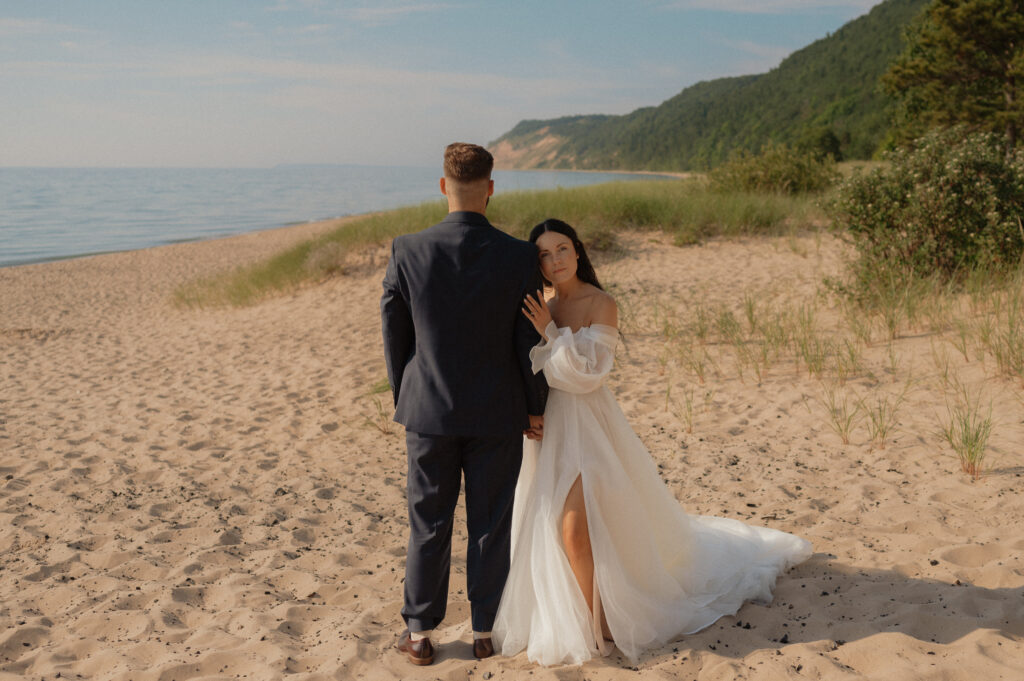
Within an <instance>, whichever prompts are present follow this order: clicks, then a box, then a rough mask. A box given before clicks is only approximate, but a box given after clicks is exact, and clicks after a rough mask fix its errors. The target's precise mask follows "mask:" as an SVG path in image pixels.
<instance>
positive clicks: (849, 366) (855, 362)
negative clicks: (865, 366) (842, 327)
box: [832, 338, 862, 385]
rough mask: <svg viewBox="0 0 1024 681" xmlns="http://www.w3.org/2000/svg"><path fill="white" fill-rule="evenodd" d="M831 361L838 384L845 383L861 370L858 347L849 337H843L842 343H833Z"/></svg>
mask: <svg viewBox="0 0 1024 681" xmlns="http://www.w3.org/2000/svg"><path fill="white" fill-rule="evenodd" d="M832 361H833V368H834V369H835V374H836V380H837V381H839V385H846V381H848V380H849V379H850V378H851V377H852V376H855V375H856V374H858V373H860V372H861V370H862V364H861V357H860V349H859V348H858V347H857V344H856V343H854V342H852V341H851V340H850V339H849V338H844V339H843V342H842V343H839V344H836V345H835V356H834V357H833V358H832Z"/></svg>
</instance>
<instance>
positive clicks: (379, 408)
mask: <svg viewBox="0 0 1024 681" xmlns="http://www.w3.org/2000/svg"><path fill="white" fill-rule="evenodd" d="M372 401H373V407H374V411H375V414H374V416H373V417H372V418H371V417H367V418H366V423H367V424H369V425H371V426H373V427H374V428H376V429H377V430H379V431H380V432H381V433H383V434H384V435H390V434H391V431H392V428H393V426H392V421H391V415H390V414H389V413H388V411H387V410H386V409H385V408H384V402H383V401H382V400H381V399H380V398H379V397H377V396H376V395H374V396H373V398H372Z"/></svg>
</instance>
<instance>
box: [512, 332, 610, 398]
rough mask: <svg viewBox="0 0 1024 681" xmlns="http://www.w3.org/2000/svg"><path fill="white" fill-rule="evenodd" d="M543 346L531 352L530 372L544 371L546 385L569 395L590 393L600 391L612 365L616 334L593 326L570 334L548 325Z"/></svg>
mask: <svg viewBox="0 0 1024 681" xmlns="http://www.w3.org/2000/svg"><path fill="white" fill-rule="evenodd" d="M544 335H546V336H547V337H548V339H547V341H546V342H543V343H540V344H539V345H537V346H535V347H534V348H533V349H532V350H530V361H531V362H532V364H533V372H534V373H537V372H539V371H541V370H543V371H544V378H546V379H547V382H548V385H549V386H551V387H552V388H556V389H558V390H564V391H565V392H570V393H589V392H593V391H595V390H597V389H598V388H600V387H601V384H602V383H603V382H604V379H605V377H606V376H607V375H608V374H609V372H611V370H612V366H613V365H614V364H615V344H616V342H617V340H618V330H617V329H616V328H615V327H613V326H605V325H604V324H592V325H591V326H589V327H586V328H583V329H580V330H579V331H578V332H577V333H576V334H573V332H572V330H571V329H569V328H564V329H559V328H558V327H556V326H555V323H554V322H550V323H549V324H548V326H547V328H546V329H544Z"/></svg>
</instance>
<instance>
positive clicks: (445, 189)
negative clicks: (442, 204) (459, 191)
mask: <svg viewBox="0 0 1024 681" xmlns="http://www.w3.org/2000/svg"><path fill="white" fill-rule="evenodd" d="M441 193H442V194H444V195H445V196H448V189H447V187H445V184H444V178H443V177H442V178H441Z"/></svg>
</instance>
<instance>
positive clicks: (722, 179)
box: [708, 145, 839, 194]
mask: <svg viewBox="0 0 1024 681" xmlns="http://www.w3.org/2000/svg"><path fill="white" fill-rule="evenodd" d="M838 178H839V172H838V171H837V170H836V164H835V160H834V159H833V158H832V157H831V156H827V155H822V154H817V153H814V152H800V151H797V150H795V149H792V148H790V147H787V146H785V145H769V146H766V147H764V148H763V149H761V153H760V154H757V155H754V154H751V153H750V152H749V151H743V152H740V153H739V154H736V155H735V156H733V157H732V159H730V160H729V161H728V162H727V163H724V164H722V165H720V166H719V167H717V168H715V169H714V170H712V171H711V172H710V173H709V174H708V181H709V183H710V187H711V189H712V190H713V191H719V192H736V191H739V192H773V193H778V194H800V193H803V192H820V191H824V190H825V189H828V188H829V187H830V186H832V185H833V184H834V183H835V181H836V180H837V179H838Z"/></svg>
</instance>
